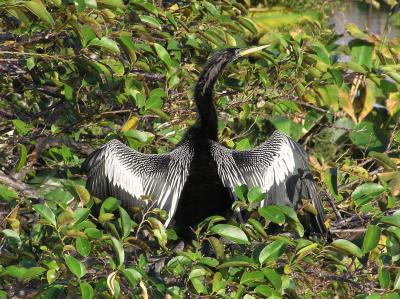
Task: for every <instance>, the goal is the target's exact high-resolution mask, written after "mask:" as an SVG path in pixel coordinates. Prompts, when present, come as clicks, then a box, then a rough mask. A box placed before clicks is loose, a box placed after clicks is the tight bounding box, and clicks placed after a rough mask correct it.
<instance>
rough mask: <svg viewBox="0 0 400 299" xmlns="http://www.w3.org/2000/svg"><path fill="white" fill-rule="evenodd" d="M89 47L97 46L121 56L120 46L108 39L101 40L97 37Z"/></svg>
mask: <svg viewBox="0 0 400 299" xmlns="http://www.w3.org/2000/svg"><path fill="white" fill-rule="evenodd" d="M88 46H97V47H100V48H104V49H106V50H108V51H110V52H112V53H114V54H119V48H118V44H117V43H116V42H115V41H113V40H112V39H109V38H108V37H102V38H101V39H99V38H97V37H96V38H94V39H92V40H91V41H90V42H89V43H88Z"/></svg>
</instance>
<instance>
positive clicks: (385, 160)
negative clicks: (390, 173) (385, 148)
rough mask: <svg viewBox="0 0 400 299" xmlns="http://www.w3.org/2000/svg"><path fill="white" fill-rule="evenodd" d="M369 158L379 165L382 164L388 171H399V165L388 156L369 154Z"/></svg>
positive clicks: (375, 153)
mask: <svg viewBox="0 0 400 299" xmlns="http://www.w3.org/2000/svg"><path fill="white" fill-rule="evenodd" d="M368 156H369V157H372V158H374V159H375V160H376V161H377V162H378V163H379V164H381V165H382V166H383V167H384V168H385V169H386V170H397V164H396V162H395V161H393V160H392V159H391V158H390V157H389V156H388V155H387V154H385V153H378V152H374V151H372V152H369V153H368Z"/></svg>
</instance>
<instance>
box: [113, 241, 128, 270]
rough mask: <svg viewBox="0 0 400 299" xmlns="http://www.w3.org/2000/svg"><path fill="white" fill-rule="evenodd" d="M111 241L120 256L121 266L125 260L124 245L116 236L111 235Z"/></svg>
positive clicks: (119, 263) (119, 262)
mask: <svg viewBox="0 0 400 299" xmlns="http://www.w3.org/2000/svg"><path fill="white" fill-rule="evenodd" d="M111 242H112V245H113V247H114V251H115V252H116V254H117V256H118V265H119V267H121V266H122V265H123V263H124V261H125V251H124V247H123V246H122V244H121V242H120V241H118V240H117V239H115V238H114V237H111Z"/></svg>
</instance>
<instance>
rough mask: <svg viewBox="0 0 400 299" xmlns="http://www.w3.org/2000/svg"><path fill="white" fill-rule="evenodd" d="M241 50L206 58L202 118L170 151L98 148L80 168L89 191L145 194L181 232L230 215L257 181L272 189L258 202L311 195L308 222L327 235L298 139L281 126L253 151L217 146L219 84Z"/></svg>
mask: <svg viewBox="0 0 400 299" xmlns="http://www.w3.org/2000/svg"><path fill="white" fill-rule="evenodd" d="M250 51H251V50H250ZM244 52H246V54H247V53H248V52H249V50H244V51H241V50H239V49H225V50H222V51H220V52H217V53H216V54H215V55H214V56H213V57H212V58H211V60H210V61H209V62H208V64H207V65H206V67H205V68H204V70H203V72H202V73H201V74H200V76H199V80H198V82H197V84H196V87H195V91H194V99H195V102H196V105H197V110H198V119H197V121H196V123H195V124H194V125H193V126H192V127H191V128H189V129H188V131H187V132H186V134H185V136H184V137H183V139H182V141H181V142H180V143H179V144H178V146H177V147H176V148H175V149H174V150H172V151H171V152H170V153H168V154H163V155H146V154H142V153H139V152H137V151H134V150H132V149H130V148H128V147H127V146H125V145H124V144H122V143H121V142H119V141H117V140H112V141H110V142H108V143H107V144H105V145H104V146H103V147H101V148H100V149H98V150H96V151H94V152H93V153H92V154H91V155H90V156H89V157H88V159H87V160H86V161H85V163H84V165H83V168H84V169H85V170H86V172H87V173H88V182H87V187H88V189H89V191H90V192H91V193H92V194H93V195H95V196H97V197H100V198H105V197H108V196H114V197H117V198H119V199H121V200H122V201H123V203H124V205H125V206H127V207H129V206H132V205H133V206H143V205H144V201H143V200H142V199H141V196H142V195H149V196H151V197H152V198H153V200H155V201H156V207H159V208H161V209H165V210H166V211H168V220H167V221H166V223H165V224H166V225H168V224H169V223H170V221H171V220H172V219H174V222H175V226H176V228H177V230H178V232H180V234H181V235H182V236H188V235H189V234H190V229H191V227H193V226H195V225H196V224H197V223H199V222H200V221H201V220H203V219H204V218H206V217H208V216H211V215H223V216H224V215H227V214H229V213H230V211H231V206H232V203H233V202H234V195H233V189H234V187H235V186H237V185H242V184H246V185H248V186H250V187H251V186H259V187H261V189H262V190H263V191H265V192H266V193H267V197H266V198H265V200H264V201H262V202H261V205H268V204H286V205H289V206H292V207H294V208H299V207H300V206H301V204H302V199H303V198H308V199H310V200H311V202H312V204H313V205H314V207H315V208H316V210H317V212H318V213H317V215H311V217H310V218H312V221H311V225H312V227H313V228H314V230H315V231H317V232H320V233H323V232H324V231H325V227H324V224H323V220H324V214H323V209H322V205H321V202H320V200H319V197H318V196H317V193H316V189H315V184H314V181H313V179H312V176H311V175H310V173H309V171H308V162H307V155H306V153H305V152H304V150H303V149H302V148H301V146H300V145H299V144H297V143H296V142H295V141H293V140H292V139H290V138H289V137H288V136H286V135H284V134H283V133H280V132H279V131H275V133H274V134H273V135H272V137H271V138H270V139H268V140H267V141H266V142H264V143H263V144H261V145H260V146H258V147H256V148H254V149H252V150H247V151H234V150H230V149H228V148H225V147H223V146H221V145H220V144H218V138H217V136H218V131H217V112H216V109H215V106H214V103H213V88H214V84H215V82H216V79H217V77H218V74H219V73H221V71H222V69H223V68H224V67H225V65H226V64H227V63H229V62H231V61H233V60H235V59H236V58H238V57H240V56H241V54H243V53H244ZM249 53H250V52H249Z"/></svg>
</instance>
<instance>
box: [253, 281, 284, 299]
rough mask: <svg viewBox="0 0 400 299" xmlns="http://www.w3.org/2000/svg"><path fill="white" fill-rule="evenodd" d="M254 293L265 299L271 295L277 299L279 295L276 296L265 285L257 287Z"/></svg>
mask: <svg viewBox="0 0 400 299" xmlns="http://www.w3.org/2000/svg"><path fill="white" fill-rule="evenodd" d="M254 292H255V293H256V294H258V295H261V296H264V297H266V298H270V297H272V296H273V295H275V296H276V297H277V298H279V294H276V292H274V290H273V289H272V288H271V287H270V286H267V285H265V284H261V285H258V286H257V287H256V288H255V289H254Z"/></svg>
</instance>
